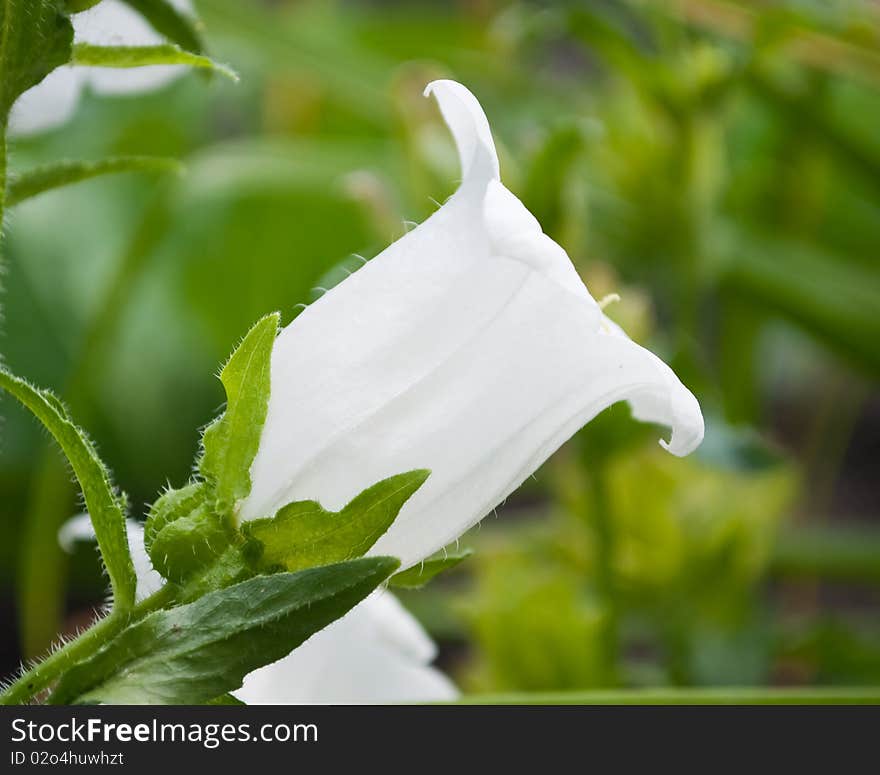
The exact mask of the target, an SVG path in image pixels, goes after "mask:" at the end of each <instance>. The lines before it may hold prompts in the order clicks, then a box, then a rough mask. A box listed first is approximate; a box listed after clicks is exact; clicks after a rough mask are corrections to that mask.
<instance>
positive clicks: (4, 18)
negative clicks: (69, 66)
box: [0, 0, 73, 124]
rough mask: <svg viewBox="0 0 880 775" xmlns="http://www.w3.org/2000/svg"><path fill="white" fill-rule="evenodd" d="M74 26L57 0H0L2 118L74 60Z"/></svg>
mask: <svg viewBox="0 0 880 775" xmlns="http://www.w3.org/2000/svg"><path fill="white" fill-rule="evenodd" d="M72 44H73V26H72V25H71V23H70V19H68V18H67V16H66V15H65V14H63V13H62V12H61V11H60V10H59V7H58V3H57V2H55V0H0V73H2V74H3V77H2V78H0V120H2V122H3V123H4V124H5V121H6V116H7V115H8V114H9V111H10V109H11V108H12V104H13V103H14V102H15V100H17V99H18V98H19V97H20V96H21V95H22V94H23V93H24V92H26V91H27V90H28V89H30V88H31V87H32V86H36V85H37V84H38V83H39V82H40V81H42V80H43V79H44V78H45V77H46V76H47V75H49V73H51V72H52V71H53V70H54V69H55V68H56V67H59V66H60V65H63V64H65V63H67V62H68V61H70V55H71V46H72Z"/></svg>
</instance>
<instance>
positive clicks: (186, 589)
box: [177, 542, 284, 603]
mask: <svg viewBox="0 0 880 775" xmlns="http://www.w3.org/2000/svg"><path fill="white" fill-rule="evenodd" d="M283 570H284V569H283V568H277V569H274V570H273V571H272V572H273V573H274V572H278V571H283ZM254 575H255V573H254V570H253V568H252V567H251V565H250V564H249V563H248V562H246V561H245V559H244V556H243V555H242V552H241V546H240V544H239V543H237V542H236V543H233V544H231V545H230V546H228V547H227V548H226V550H225V551H224V552H223V553H222V554H221V555H219V556H218V557H216V558H215V559H214V560H213V562H211V563H209V564H207V565H205V566H204V567H202V568H200V569H199V570H198V571H197V572H195V573H194V574H192V576H190V578H188V579H187V580H186V583H184V584H182V585H181V586H180V589H179V590H178V592H177V599H178V600H179V601H180V602H182V603H189V602H192V601H193V600H198V599H199V598H200V597H201V596H202V595H206V594H207V593H208V592H213V591H215V590H217V589H223V588H225V587H230V586H232V585H233V584H238V583H240V582H242V581H245V580H246V579H249V578H251V577H252V576H254Z"/></svg>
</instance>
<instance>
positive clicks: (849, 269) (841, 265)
mask: <svg viewBox="0 0 880 775" xmlns="http://www.w3.org/2000/svg"><path fill="white" fill-rule="evenodd" d="M727 234H728V235H729V239H730V244H731V253H732V255H731V256H730V258H729V261H728V262H727V265H726V267H725V273H724V275H723V278H722V279H723V282H724V283H725V285H726V286H727V287H728V288H729V289H731V290H734V291H735V292H737V293H741V294H743V295H744V296H745V298H747V299H748V300H749V301H751V302H753V303H754V304H756V305H759V306H760V307H761V309H762V310H768V311H772V312H773V313H776V314H779V315H782V316H784V317H786V318H788V319H789V320H791V321H792V322H794V323H796V324H798V325H799V326H800V327H802V328H803V329H804V330H806V331H808V332H810V333H811V334H813V335H814V336H816V337H817V338H818V339H821V340H823V341H825V342H826V343H827V344H828V345H830V346H831V347H832V348H834V350H835V351H836V352H838V353H841V354H843V355H845V356H847V357H848V359H849V360H850V361H851V362H852V363H854V364H855V365H857V366H859V367H860V368H862V369H863V370H864V371H866V372H867V373H869V374H871V375H878V374H880V348H878V347H877V341H878V339H880V315H877V313H876V310H878V309H880V271H878V270H877V268H876V266H870V267H868V266H863V265H860V264H857V263H855V262H848V261H844V260H841V258H840V257H839V256H836V255H834V254H827V253H825V252H823V251H822V250H819V249H817V248H815V247H814V246H811V245H808V244H803V243H800V242H796V241H793V240H786V239H781V238H775V239H774V238H771V237H770V236H769V235H759V234H753V233H750V232H748V231H747V230H744V229H742V228H741V227H737V226H731V227H730V229H729V231H728V232H727Z"/></svg>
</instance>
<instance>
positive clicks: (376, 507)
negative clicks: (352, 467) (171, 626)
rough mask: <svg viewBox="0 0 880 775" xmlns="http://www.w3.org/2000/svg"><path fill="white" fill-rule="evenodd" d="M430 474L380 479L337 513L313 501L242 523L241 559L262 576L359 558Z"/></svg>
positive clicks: (416, 473) (408, 474)
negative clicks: (282, 570) (243, 557)
mask: <svg viewBox="0 0 880 775" xmlns="http://www.w3.org/2000/svg"><path fill="white" fill-rule="evenodd" d="M430 473H431V472H430V471H427V470H425V469H418V470H415V471H408V472H407V473H403V474H398V475H397V476H392V477H389V478H388V479H383V480H382V481H381V482H378V483H377V484H374V485H373V486H372V487H370V488H368V489H366V490H364V491H363V492H362V493H361V494H360V495H358V496H357V497H356V498H355V499H354V500H352V501H351V502H350V503H349V504H348V505H347V506H345V508H343V509H342V510H341V511H337V512H333V511H327V510H326V509H324V508H323V507H322V506H321V504H320V503H317V502H316V501H297V502H296V503H290V504H288V505H287V506H285V507H284V508H282V509H280V510H279V511H278V513H277V514H275V516H274V517H271V518H263V519H254V520H250V521H248V522H245V523H244V524H242V526H241V532H242V535H244V537H245V539H246V543H245V547H244V555H245V558H246V559H247V560H248V562H250V563H251V564H252V565H253V567H254V569H255V570H257V571H259V572H263V573H266V572H271V571H272V570H273V569H276V568H279V567H281V568H284V569H285V570H288V571H293V570H300V569H301V568H311V567H314V566H316V565H327V564H329V563H334V562H340V561H341V560H347V559H351V558H353V557H360V556H362V555H363V554H365V553H366V552H367V551H368V550H369V549H370V547H371V546H372V545H373V544H374V543H376V541H378V540H379V538H380V537H381V536H382V534H383V533H385V531H387V530H388V528H389V527H390V526H391V523H392V522H394V520H395V519H396V518H397V515H398V513H399V512H400V509H401V508H402V507H403V504H404V503H406V502H407V500H409V498H410V497H411V496H412V495H413V493H415V491H416V490H418V489H419V487H421V486H422V485H423V484H424V482H425V480H426V479H427V478H428V476H429V475H430Z"/></svg>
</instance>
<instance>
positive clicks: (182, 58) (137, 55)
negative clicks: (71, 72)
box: [73, 43, 238, 81]
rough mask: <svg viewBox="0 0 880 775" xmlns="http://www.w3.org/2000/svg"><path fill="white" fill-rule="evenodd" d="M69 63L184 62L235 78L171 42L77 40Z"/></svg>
mask: <svg viewBox="0 0 880 775" xmlns="http://www.w3.org/2000/svg"><path fill="white" fill-rule="evenodd" d="M73 64H75V65H88V66H89V67H119V68H125V67H147V66H150V65H184V66H186V67H197V68H203V69H207V70H211V71H213V72H215V73H220V74H221V75H225V76H226V77H227V78H229V79H231V80H233V81H237V80H238V75H237V74H236V72H235V71H234V70H233V69H232V68H230V67H227V66H226V65H222V64H220V63H219V62H215V61H214V60H213V59H210V58H209V57H206V56H204V55H202V54H194V53H193V52H191V51H184V49H182V48H180V46H176V45H174V44H173V43H160V44H159V45H156V46H93V45H92V44H91V43H77V44H75V45H74V46H73Z"/></svg>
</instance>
